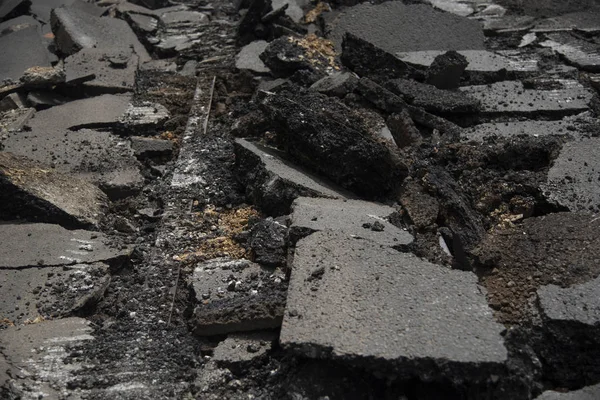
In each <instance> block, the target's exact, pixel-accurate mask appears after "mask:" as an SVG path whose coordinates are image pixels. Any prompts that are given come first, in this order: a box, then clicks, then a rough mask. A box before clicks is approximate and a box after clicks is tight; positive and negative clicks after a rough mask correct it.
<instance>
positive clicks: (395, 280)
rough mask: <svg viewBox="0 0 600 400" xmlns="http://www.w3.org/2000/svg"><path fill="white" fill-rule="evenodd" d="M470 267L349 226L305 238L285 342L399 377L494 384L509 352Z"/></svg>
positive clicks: (295, 263)
mask: <svg viewBox="0 0 600 400" xmlns="http://www.w3.org/2000/svg"><path fill="white" fill-rule="evenodd" d="M503 329H504V328H503V327H502V326H501V325H500V324H498V323H497V322H495V321H494V318H493V316H492V313H491V309H489V308H488V306H487V302H486V300H485V294H484V292H483V291H482V289H481V287H479V286H478V284H477V277H476V276H475V275H474V274H472V273H470V272H463V271H457V270H450V269H447V268H444V267H441V266H438V265H434V264H431V263H429V262H427V261H425V260H422V259H419V258H417V257H415V256H414V255H412V254H407V253H400V252H397V251H396V250H393V249H391V248H388V247H386V246H381V245H380V244H378V243H375V242H373V241H370V240H365V239H358V238H352V237H350V236H348V235H347V234H345V233H341V232H333V231H322V232H317V233H313V234H312V235H310V236H308V237H307V238H305V239H302V240H300V241H299V242H298V243H297V245H296V251H295V255H294V260H293V265H292V275H291V280H290V285H289V289H288V298H287V304H286V312H285V316H284V321H283V326H282V330H281V337H280V342H281V344H282V346H283V347H284V348H287V349H291V350H293V351H295V352H297V353H299V354H302V355H303V356H308V357H317V358H331V359H334V360H341V361H345V362H349V363H354V364H356V365H361V366H366V367H369V368H373V369H375V370H377V371H379V372H381V373H384V374H393V376H394V377H396V378H397V377H398V376H403V377H411V376H417V377H421V378H425V377H426V378H427V379H428V380H437V379H451V380H453V381H458V382H478V381H479V382H485V381H487V379H489V376H490V375H491V374H496V373H501V371H502V369H503V365H504V363H505V362H506V360H507V351H506V348H505V347H504V344H503V339H502V336H501V332H502V331H503Z"/></svg>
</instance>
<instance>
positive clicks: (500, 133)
mask: <svg viewBox="0 0 600 400" xmlns="http://www.w3.org/2000/svg"><path fill="white" fill-rule="evenodd" d="M578 128H579V124H578V123H577V122H576V121H573V120H568V119H565V120H560V121H534V120H529V121H516V122H497V123H487V124H480V125H475V126H472V127H470V128H466V129H464V130H463V131H462V132H461V137H462V138H464V139H467V140H475V141H478V142H482V141H483V140H484V139H486V138H490V137H499V138H509V137H513V136H521V135H526V136H536V137H538V136H546V135H569V134H570V135H572V134H575V133H576V131H577V130H578Z"/></svg>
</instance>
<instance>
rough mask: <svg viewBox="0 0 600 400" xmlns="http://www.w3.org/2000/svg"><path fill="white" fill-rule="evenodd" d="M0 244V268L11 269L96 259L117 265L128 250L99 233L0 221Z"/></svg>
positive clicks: (84, 261)
mask: <svg viewBox="0 0 600 400" xmlns="http://www.w3.org/2000/svg"><path fill="white" fill-rule="evenodd" d="M0 243H2V247H0V269H12V270H14V269H24V268H32V267H41V266H46V267H50V266H63V265H74V264H82V263H83V264H91V263H97V262H103V263H106V264H108V265H110V266H111V267H112V268H118V267H119V266H120V265H122V264H123V263H124V262H125V261H126V260H127V259H128V258H129V254H130V252H131V249H128V248H124V249H120V248H119V247H111V246H110V242H109V241H108V239H107V238H106V236H104V234H102V233H99V232H91V231H84V230H72V231H69V230H66V229H65V228H63V227H61V226H59V225H52V224H32V223H24V224H18V223H2V224H0Z"/></svg>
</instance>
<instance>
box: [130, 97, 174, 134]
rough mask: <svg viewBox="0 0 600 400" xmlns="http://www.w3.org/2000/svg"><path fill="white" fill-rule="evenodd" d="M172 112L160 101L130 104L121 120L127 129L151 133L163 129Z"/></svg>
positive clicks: (140, 132)
mask: <svg viewBox="0 0 600 400" xmlns="http://www.w3.org/2000/svg"><path fill="white" fill-rule="evenodd" d="M170 116H171V114H170V113H169V110H167V108H166V107H165V106H163V105H162V104H160V103H150V102H143V103H141V104H137V105H133V104H129V106H128V107H127V110H125V113H124V114H123V115H122V116H121V118H120V119H119V122H120V123H121V125H122V126H123V128H124V129H125V130H128V131H132V132H135V133H138V134H144V135H151V134H152V133H155V132H157V131H158V130H159V129H161V128H162V127H163V125H164V123H165V122H166V121H167V120H168V119H169V117H170Z"/></svg>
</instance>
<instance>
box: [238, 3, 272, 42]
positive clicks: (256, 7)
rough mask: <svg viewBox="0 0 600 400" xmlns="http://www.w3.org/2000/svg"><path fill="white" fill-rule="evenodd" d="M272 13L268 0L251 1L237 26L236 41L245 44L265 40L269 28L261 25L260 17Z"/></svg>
mask: <svg viewBox="0 0 600 400" xmlns="http://www.w3.org/2000/svg"><path fill="white" fill-rule="evenodd" d="M271 11H273V8H272V7H271V2H270V1H268V0H252V1H251V2H250V6H249V7H248V10H247V11H246V13H245V14H244V16H243V17H242V19H241V20H240V23H239V25H238V40H239V42H240V44H247V43H250V42H252V41H253V40H256V39H267V37H268V36H269V30H270V27H268V26H266V25H264V24H263V23H262V21H261V20H262V17H263V16H265V15H266V14H268V13H269V12H271Z"/></svg>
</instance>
